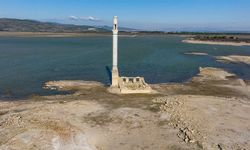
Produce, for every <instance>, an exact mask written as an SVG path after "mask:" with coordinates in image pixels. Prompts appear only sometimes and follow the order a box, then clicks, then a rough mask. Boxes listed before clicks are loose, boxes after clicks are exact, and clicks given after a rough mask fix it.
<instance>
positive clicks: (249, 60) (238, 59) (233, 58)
mask: <svg viewBox="0 0 250 150" xmlns="http://www.w3.org/2000/svg"><path fill="white" fill-rule="evenodd" d="M216 59H217V61H219V62H224V63H245V64H249V65H250V56H239V55H229V56H217V57H216Z"/></svg>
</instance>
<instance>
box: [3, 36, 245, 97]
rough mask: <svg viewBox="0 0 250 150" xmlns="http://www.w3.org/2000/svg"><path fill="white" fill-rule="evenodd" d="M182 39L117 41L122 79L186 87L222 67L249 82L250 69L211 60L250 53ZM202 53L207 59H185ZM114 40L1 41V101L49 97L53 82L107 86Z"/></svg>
mask: <svg viewBox="0 0 250 150" xmlns="http://www.w3.org/2000/svg"><path fill="white" fill-rule="evenodd" d="M182 40H183V38H182V37H178V36H138V37H125V36H120V37H119V70H120V74H121V75H124V76H144V77H145V80H146V81H147V82H148V83H166V82H184V81H187V80H188V79H190V78H191V77H192V76H194V75H195V74H197V73H198V69H199V67H208V66H209V67H219V68H224V69H226V70H228V71H230V72H233V73H236V74H237V75H238V76H240V77H242V78H244V79H250V66H249V65H245V64H223V63H219V62H216V61H215V59H214V58H213V57H212V56H221V55H223V56H224V55H231V54H236V55H250V47H248V46H242V47H236V46H221V45H218V46H217V45H200V44H188V43H182V42H181V41H182ZM186 52H204V53H208V54H209V56H192V55H184V53H186ZM111 56H112V37H111V36H89V37H71V38H69V37H67V38H63V37H58V38H47V37H25V38H18V37H15V38H14V37H10V38H7V37H1V38H0V68H1V70H0V96H1V97H2V98H4V97H8V96H12V97H18V98H21V97H27V96H29V95H32V94H39V95H45V94H51V92H50V91H47V90H43V89H42V85H43V84H44V82H46V81H50V80H91V81H99V82H102V83H105V84H109V82H110V81H109V76H108V73H107V67H111V64H112V60H111V58H112V57H111Z"/></svg>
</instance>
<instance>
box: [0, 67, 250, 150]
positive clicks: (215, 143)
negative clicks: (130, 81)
mask: <svg viewBox="0 0 250 150" xmlns="http://www.w3.org/2000/svg"><path fill="white" fill-rule="evenodd" d="M151 86H152V88H153V89H154V90H157V91H158V92H159V94H157V95H155V94H154V95H148V94H147V95H143V94H140V95H138V94H136V95H115V94H110V93H108V92H107V87H105V86H104V85H102V84H100V83H97V82H85V81H52V82H47V83H46V84H45V87H46V88H48V89H54V90H55V89H57V90H73V91H75V94H69V95H55V96H36V97H32V98H30V99H28V100H19V101H0V135H1V136H0V149H34V150H35V149H55V150H57V149H60V150H61V149H62V150H64V149H65V150H71V149H72V150H75V149H84V150H85V149H86V150H118V149H119V150H128V149H134V150H142V149H149V150H165V149H173V150H177V149H190V150H193V149H208V150H210V149H218V150H220V149H248V148H249V147H250V124H249V122H250V116H249V113H250V95H249V93H250V88H249V82H248V81H244V80H242V79H239V78H237V76H235V75H234V74H232V73H228V72H226V71H224V70H222V69H218V68H200V73H199V74H198V75H197V76H195V77H193V78H192V79H190V80H189V81H188V82H187V83H184V84H155V85H151Z"/></svg>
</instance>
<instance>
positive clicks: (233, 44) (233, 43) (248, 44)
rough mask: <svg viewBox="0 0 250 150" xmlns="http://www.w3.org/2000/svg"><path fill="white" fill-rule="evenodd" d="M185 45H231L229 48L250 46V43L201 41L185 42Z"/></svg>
mask: <svg viewBox="0 0 250 150" xmlns="http://www.w3.org/2000/svg"><path fill="white" fill-rule="evenodd" d="M182 42H184V43H191V44H209V45H229V46H250V43H246V42H238V43H237V42H219V41H201V40H191V39H187V40H183V41H182Z"/></svg>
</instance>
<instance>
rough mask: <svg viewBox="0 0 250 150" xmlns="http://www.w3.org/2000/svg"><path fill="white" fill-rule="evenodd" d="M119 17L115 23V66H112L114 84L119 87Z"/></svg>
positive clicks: (115, 19)
mask: <svg viewBox="0 0 250 150" xmlns="http://www.w3.org/2000/svg"><path fill="white" fill-rule="evenodd" d="M118 81H119V72H118V18H117V16H115V17H114V23H113V66H112V86H113V87H118Z"/></svg>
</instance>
